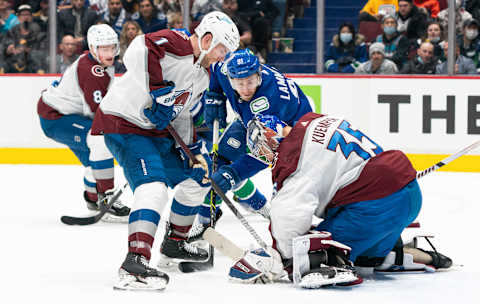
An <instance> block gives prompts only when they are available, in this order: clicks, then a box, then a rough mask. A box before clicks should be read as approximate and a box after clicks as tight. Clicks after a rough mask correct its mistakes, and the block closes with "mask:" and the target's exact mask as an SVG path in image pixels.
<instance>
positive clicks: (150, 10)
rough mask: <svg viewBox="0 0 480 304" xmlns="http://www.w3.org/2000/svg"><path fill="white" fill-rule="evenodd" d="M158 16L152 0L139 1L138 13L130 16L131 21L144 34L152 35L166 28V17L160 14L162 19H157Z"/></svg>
mask: <svg viewBox="0 0 480 304" xmlns="http://www.w3.org/2000/svg"><path fill="white" fill-rule="evenodd" d="M158 15H159V14H158V12H157V9H156V7H155V6H154V5H153V1H152V0H140V2H139V8H138V13H135V14H133V15H132V20H134V21H136V22H137V23H138V25H140V27H141V29H142V31H143V32H144V33H145V34H147V33H153V32H156V31H159V30H163V29H166V28H167V17H166V16H165V15H163V14H161V16H163V19H159V18H158Z"/></svg>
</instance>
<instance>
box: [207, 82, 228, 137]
mask: <svg viewBox="0 0 480 304" xmlns="http://www.w3.org/2000/svg"><path fill="white" fill-rule="evenodd" d="M203 99H204V103H205V109H204V111H203V116H204V118H205V123H206V124H207V126H208V127H209V128H210V129H211V130H213V121H214V120H215V119H218V123H219V126H220V129H223V128H225V127H226V126H227V105H226V103H225V101H226V99H227V98H226V97H225V95H223V94H219V93H216V92H212V91H206V92H205V94H204V95H203Z"/></svg>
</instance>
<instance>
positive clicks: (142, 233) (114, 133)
mask: <svg viewBox="0 0 480 304" xmlns="http://www.w3.org/2000/svg"><path fill="white" fill-rule="evenodd" d="M239 41H240V37H239V34H238V30H237V28H236V26H235V24H234V23H233V22H232V20H230V18H229V17H228V16H227V15H225V14H223V13H221V12H211V13H209V14H207V15H205V17H204V18H203V20H202V22H201V23H200V24H199V26H198V27H197V31H196V34H194V35H191V36H188V35H187V34H186V33H185V32H183V31H177V30H161V31H158V32H154V33H148V34H145V35H140V36H137V37H136V38H135V39H134V40H133V41H132V42H131V44H130V45H129V47H128V49H127V50H126V52H125V55H124V58H123V59H124V64H125V67H126V69H127V72H126V73H125V74H124V75H123V76H122V77H121V79H120V80H119V81H116V82H115V83H114V84H113V86H112V88H111V89H110V90H109V92H108V94H107V95H106V96H105V98H104V99H103V101H102V104H101V105H100V107H99V109H98V111H97V114H96V116H95V120H94V122H93V126H92V130H93V131H92V134H99V135H100V134H103V135H104V137H105V141H106V144H107V146H108V148H109V149H110V151H112V154H113V155H114V156H115V157H116V159H117V160H118V163H119V164H120V166H121V167H122V168H123V170H124V173H125V176H126V178H127V180H128V183H129V185H130V187H131V189H132V191H133V193H134V203H133V206H132V212H131V214H130V217H129V225H128V239H127V244H128V253H127V256H126V258H125V261H124V262H123V264H122V265H121V267H120V270H119V277H120V280H119V283H118V284H117V285H116V288H120V289H147V290H152V289H153V290H161V289H164V288H165V287H166V285H167V283H168V276H167V275H166V274H165V273H162V272H160V271H158V270H156V269H154V268H153V267H150V266H149V262H150V258H151V248H152V247H153V242H154V240H155V235H156V232H157V228H158V224H159V222H160V216H161V214H162V210H163V208H164V206H165V205H166V204H167V202H168V201H169V198H168V192H167V189H168V187H171V188H173V187H175V188H176V191H175V195H174V197H173V201H172V205H171V212H170V217H169V219H168V224H167V231H166V233H165V236H164V239H163V242H162V245H161V249H160V252H161V257H162V261H163V262H164V261H165V260H169V261H172V260H174V261H179V262H182V261H204V260H206V259H208V252H207V251H206V250H204V249H202V248H197V247H195V246H194V245H191V244H189V243H187V242H186V238H187V235H188V233H189V231H190V228H191V226H192V223H193V221H194V218H195V215H196V211H197V207H198V206H199V204H200V203H201V202H202V201H203V198H204V197H205V195H206V194H207V192H208V191H209V189H210V183H209V181H208V178H209V176H210V171H211V170H209V162H210V158H209V156H208V152H207V151H206V149H203V148H202V145H201V143H199V142H197V141H196V138H195V136H194V129H193V124H192V116H191V114H190V109H191V108H192V107H194V106H195V105H196V103H197V102H199V100H200V97H201V96H202V93H203V91H204V90H205V89H206V88H207V86H208V81H209V77H208V76H209V74H208V67H209V66H210V64H212V63H214V62H217V61H222V60H223V59H224V58H225V55H226V54H227V53H228V52H232V51H234V50H235V49H236V48H237V47H238V44H239ZM169 125H170V126H172V127H173V128H174V129H175V130H176V131H177V133H178V134H179V136H180V137H181V138H182V139H183V141H184V142H185V143H186V144H187V145H189V148H190V150H191V151H192V153H193V154H194V155H195V156H196V158H197V159H199V160H200V163H201V165H194V166H192V164H191V162H189V159H188V157H187V156H186V155H184V153H183V152H182V150H181V149H180V148H178V147H177V146H176V143H175V141H174V139H173V138H172V137H171V136H170V135H169V131H168V130H167V129H166V127H167V126H169Z"/></svg>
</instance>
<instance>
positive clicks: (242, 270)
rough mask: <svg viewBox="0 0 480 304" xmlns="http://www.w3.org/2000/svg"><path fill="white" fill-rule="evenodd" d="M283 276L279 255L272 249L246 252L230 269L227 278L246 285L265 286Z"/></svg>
mask: <svg viewBox="0 0 480 304" xmlns="http://www.w3.org/2000/svg"><path fill="white" fill-rule="evenodd" d="M284 274H285V271H284V270H283V264H282V259H281V257H280V254H279V253H278V252H277V251H276V250H275V249H273V248H270V247H269V248H267V249H263V248H260V249H255V250H252V251H249V252H247V253H246V254H245V255H244V256H243V257H242V258H241V259H240V260H238V261H237V262H236V263H235V265H233V266H232V267H231V268H230V272H229V274H228V276H229V278H230V279H231V280H232V281H235V282H241V283H247V284H266V283H270V282H273V281H274V280H277V279H279V278H281V277H282V276H283V275H284Z"/></svg>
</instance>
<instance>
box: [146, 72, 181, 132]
mask: <svg viewBox="0 0 480 304" xmlns="http://www.w3.org/2000/svg"><path fill="white" fill-rule="evenodd" d="M166 83H167V84H168V85H167V86H165V87H163V88H160V89H156V90H153V91H151V92H150V96H151V97H152V107H151V108H146V109H144V110H143V114H145V116H146V117H147V118H148V120H150V122H151V123H153V124H154V125H156V128H157V129H158V130H163V129H165V128H166V127H167V125H168V124H169V123H170V121H171V120H172V119H173V118H174V111H173V104H174V103H175V98H173V94H174V92H173V89H174V88H175V84H174V83H173V82H171V81H168V82H166Z"/></svg>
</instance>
